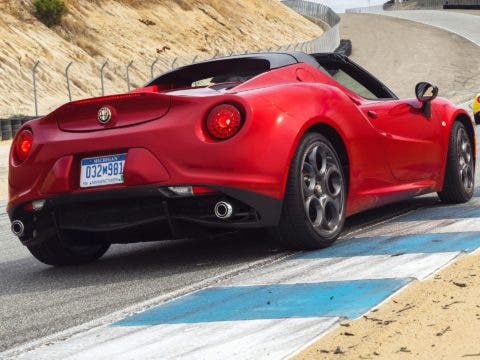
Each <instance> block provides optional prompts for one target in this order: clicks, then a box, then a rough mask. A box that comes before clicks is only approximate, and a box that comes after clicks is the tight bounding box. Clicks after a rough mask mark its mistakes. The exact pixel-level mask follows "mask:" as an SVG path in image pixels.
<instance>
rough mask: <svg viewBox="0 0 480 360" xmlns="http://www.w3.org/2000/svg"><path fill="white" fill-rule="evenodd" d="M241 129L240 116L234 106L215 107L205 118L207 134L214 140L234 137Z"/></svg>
mask: <svg viewBox="0 0 480 360" xmlns="http://www.w3.org/2000/svg"><path fill="white" fill-rule="evenodd" d="M241 127H242V114H241V113H240V110H238V108H237V107H236V106H233V105H230V104H222V105H218V106H215V107H214V108H213V109H212V110H211V111H210V113H209V114H208V117H207V130H208V133H209V134H210V135H211V136H212V137H214V138H215V139H219V140H225V139H228V138H230V137H232V136H233V135H235V134H236V133H237V132H238V131H239V130H240V128H241Z"/></svg>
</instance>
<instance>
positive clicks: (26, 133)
mask: <svg viewBox="0 0 480 360" xmlns="http://www.w3.org/2000/svg"><path fill="white" fill-rule="evenodd" d="M32 144H33V134H32V132H31V131H30V130H23V131H22V132H21V133H20V134H19V135H18V137H17V140H16V143H15V153H16V155H17V158H18V160H20V161H25V159H26V158H27V157H28V154H30V150H31V149H32Z"/></svg>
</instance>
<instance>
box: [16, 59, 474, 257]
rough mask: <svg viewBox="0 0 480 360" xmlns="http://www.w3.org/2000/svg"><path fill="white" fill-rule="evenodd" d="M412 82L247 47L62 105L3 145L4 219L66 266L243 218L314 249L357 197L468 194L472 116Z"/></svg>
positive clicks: (331, 235) (232, 226)
mask: <svg viewBox="0 0 480 360" xmlns="http://www.w3.org/2000/svg"><path fill="white" fill-rule="evenodd" d="M415 90H416V95H417V98H416V99H407V100H400V99H398V98H397V96H395V94H394V93H393V92H392V91H390V90H389V89H388V88H387V87H386V86H385V85H384V84H382V83H381V82H380V81H379V80H377V79H376V78H375V77H373V76H372V75H371V74H369V73H368V72H367V71H365V70H364V69H362V68H361V67H360V66H358V65H357V64H355V63H354V62H352V61H351V60H349V59H348V58H347V57H344V56H340V55H337V54H312V55H307V54H304V53H299V52H284V53H258V54H247V55H241V56H232V57H226V58H218V59H213V60H209V61H206V62H201V63H196V64H192V65H188V66H185V67H182V68H179V69H176V70H173V71H171V72H167V73H165V74H163V75H161V76H159V77H157V78H155V79H154V80H152V81H151V82H150V83H149V84H147V85H146V86H145V87H143V88H141V89H138V90H136V91H134V92H131V93H128V94H123V95H114V96H105V97H99V98H93V99H87V100H80V101H74V102H71V103H68V104H65V105H63V106H61V107H60V108H58V109H57V110H55V111H53V112H52V113H50V114H49V115H47V116H45V117H43V118H40V119H37V120H33V121H30V122H28V123H27V124H25V125H24V126H23V127H22V129H21V130H20V131H19V133H18V134H17V136H16V137H15V140H14V142H13V144H12V149H11V154H10V172H9V191H10V200H9V203H8V209H7V210H8V214H9V216H10V219H11V221H12V230H13V232H14V233H15V234H16V235H17V236H18V237H19V238H20V240H21V242H22V243H23V244H24V245H26V246H27V247H28V249H29V250H30V252H31V253H32V254H33V255H34V256H35V257H36V258H37V259H39V260H40V261H42V262H44V263H46V264H51V265H68V264H78V263H84V262H88V261H92V260H95V259H97V258H99V257H100V256H102V255H103V254H104V253H105V252H106V251H107V249H108V247H109V246H110V244H111V243H129V242H137V241H150V240H162V239H174V238H185V237H201V236H209V235H215V234H221V233H223V232H229V231H232V230H238V229H248V228H268V229H270V230H271V233H272V234H273V235H274V236H276V237H277V238H278V239H279V240H280V241H282V242H283V244H285V245H286V246H288V247H291V248H297V249H298V248H300V249H314V248H321V247H325V246H328V245H330V244H331V243H332V242H333V241H334V240H335V239H336V238H337V237H338V235H339V233H340V232H341V230H342V227H343V225H344V221H345V217H347V216H349V215H352V214H355V213H358V212H360V211H363V210H366V209H370V208H373V207H376V206H381V205H384V204H387V203H391V202H394V201H399V200H402V199H406V198H409V197H413V196H417V195H421V194H426V193H431V192H437V193H438V195H439V197H440V199H441V200H442V201H444V202H447V203H460V202H466V201H468V200H469V199H470V198H471V197H472V194H473V191H474V178H475V177H474V169H475V135H474V128H473V125H472V120H471V118H470V116H469V115H468V113H467V112H465V111H464V110H462V109H460V108H458V107H456V106H454V105H453V104H451V103H450V102H448V101H446V100H443V99H440V98H438V99H436V95H437V93H438V89H437V88H436V87H435V86H433V85H430V84H428V83H420V84H418V85H417V87H416V89H415ZM412 92H413V89H412Z"/></svg>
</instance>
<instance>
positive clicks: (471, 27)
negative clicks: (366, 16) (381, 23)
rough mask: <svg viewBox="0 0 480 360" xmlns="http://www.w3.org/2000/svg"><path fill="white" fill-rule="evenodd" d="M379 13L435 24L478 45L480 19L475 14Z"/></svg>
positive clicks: (419, 11)
mask: <svg viewBox="0 0 480 360" xmlns="http://www.w3.org/2000/svg"><path fill="white" fill-rule="evenodd" d="M380 14H381V15H386V16H392V17H396V18H401V19H406V20H412V21H416V22H420V23H423V24H427V25H431V26H435V27H438V28H441V29H444V30H447V31H450V32H453V33H455V34H457V35H460V36H462V37H464V38H466V39H468V40H470V41H471V42H473V43H475V44H476V45H479V46H480V21H479V19H478V17H477V16H476V15H472V14H465V13H460V12H453V11H441V10H401V11H383V12H381V13H380Z"/></svg>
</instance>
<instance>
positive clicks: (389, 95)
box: [313, 54, 398, 99]
mask: <svg viewBox="0 0 480 360" xmlns="http://www.w3.org/2000/svg"><path fill="white" fill-rule="evenodd" d="M313 56H314V57H315V59H316V60H317V61H318V63H319V64H320V65H321V66H322V67H323V68H324V69H325V70H326V71H327V72H328V74H330V76H331V77H333V78H334V79H335V80H336V81H337V82H339V83H340V84H341V85H343V86H344V87H346V88H347V89H349V90H351V91H352V92H354V93H356V94H358V95H359V96H361V97H363V98H365V99H398V98H397V96H396V95H395V94H394V93H393V92H392V91H391V90H390V89H389V88H388V87H387V86H385V85H384V84H383V83H382V82H381V81H379V80H378V79H377V78H375V76H373V75H372V74H370V73H369V72H368V71H366V70H365V69H363V68H362V67H361V66H359V65H358V64H355V63H354V62H353V61H351V60H350V59H348V58H346V57H344V56H340V55H338V54H313Z"/></svg>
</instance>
